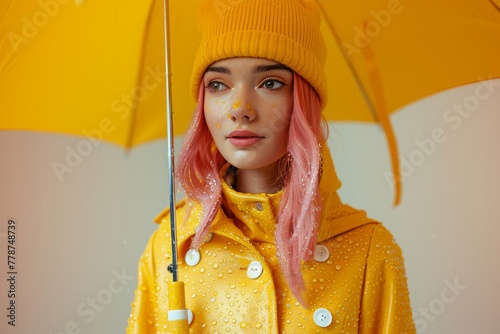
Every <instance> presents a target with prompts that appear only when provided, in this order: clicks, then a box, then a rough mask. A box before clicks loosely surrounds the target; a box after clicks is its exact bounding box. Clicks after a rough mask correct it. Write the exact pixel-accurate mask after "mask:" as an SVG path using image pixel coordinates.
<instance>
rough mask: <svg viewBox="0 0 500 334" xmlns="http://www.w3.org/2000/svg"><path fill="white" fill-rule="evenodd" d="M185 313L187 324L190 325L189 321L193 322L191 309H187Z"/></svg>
mask: <svg viewBox="0 0 500 334" xmlns="http://www.w3.org/2000/svg"><path fill="white" fill-rule="evenodd" d="M187 314H188V325H191V323H192V322H193V317H194V315H193V311H191V310H187Z"/></svg>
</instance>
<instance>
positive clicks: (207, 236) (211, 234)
mask: <svg viewBox="0 0 500 334" xmlns="http://www.w3.org/2000/svg"><path fill="white" fill-rule="evenodd" d="M213 238H214V234H213V233H212V232H208V233H207V235H206V236H205V239H203V242H209V241H210V240H212V239H213Z"/></svg>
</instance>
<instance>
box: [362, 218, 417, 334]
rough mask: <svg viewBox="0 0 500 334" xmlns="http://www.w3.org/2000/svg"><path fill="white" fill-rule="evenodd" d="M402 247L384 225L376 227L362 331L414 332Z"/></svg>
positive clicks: (367, 269)
mask: <svg viewBox="0 0 500 334" xmlns="http://www.w3.org/2000/svg"><path fill="white" fill-rule="evenodd" d="M415 332H416V331H415V324H414V322H413V318H412V311H411V305H410V297H409V292H408V285H407V281H406V270H405V265H404V259H403V254H402V251H401V248H400V247H399V245H398V244H397V243H396V241H395V240H394V238H393V236H392V234H391V233H390V232H389V231H388V230H387V229H386V228H385V227H384V226H383V225H382V224H377V225H376V226H375V227H374V230H373V235H372V239H371V242H370V250H369V253H368V259H367V266H366V272H365V281H364V287H363V295H362V301H361V319H360V330H359V333H364V334H365V333H366V334H368V333H378V334H389V333H397V334H406V333H415Z"/></svg>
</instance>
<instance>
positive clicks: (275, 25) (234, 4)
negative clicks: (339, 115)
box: [191, 0, 327, 105]
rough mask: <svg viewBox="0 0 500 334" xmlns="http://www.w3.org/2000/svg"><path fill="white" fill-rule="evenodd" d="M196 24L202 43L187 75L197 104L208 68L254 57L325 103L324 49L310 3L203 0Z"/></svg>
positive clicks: (315, 10)
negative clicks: (296, 79)
mask: <svg viewBox="0 0 500 334" xmlns="http://www.w3.org/2000/svg"><path fill="white" fill-rule="evenodd" d="M199 23H200V28H201V30H202V39H201V43H200V47H199V49H198V52H197V54H196V58H195V62H194V67H193V73H192V76H191V91H192V95H193V97H194V99H195V100H196V99H197V98H198V88H199V84H200V80H201V79H202V77H203V74H204V72H205V70H206V69H207V67H208V66H210V65H211V64H213V63H214V62H216V61H218V60H222V59H227V58H234V57H256V58H266V59H270V60H274V61H276V62H279V63H281V64H283V65H286V66H288V67H290V68H291V69H292V70H293V71H295V72H297V73H298V74H299V75H300V76H301V77H303V78H304V79H305V80H306V81H307V82H309V84H310V85H311V86H312V87H313V88H314V89H315V90H316V92H317V93H318V95H319V96H320V99H321V102H322V104H323V105H324V104H325V102H326V99H327V88H326V78H325V74H324V64H325V58H326V48H325V44H324V41H323V37H322V35H321V31H320V27H319V25H320V14H319V10H318V8H317V7H316V4H315V3H314V1H313V0H206V1H204V2H203V3H202V5H201V7H200V13H199Z"/></svg>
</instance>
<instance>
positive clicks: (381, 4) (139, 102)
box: [0, 0, 500, 202]
mask: <svg viewBox="0 0 500 334" xmlns="http://www.w3.org/2000/svg"><path fill="white" fill-rule="evenodd" d="M231 1H237V0H228V5H231ZM317 2H318V3H319V5H320V7H321V9H322V12H323V14H324V17H325V20H324V24H323V27H322V29H323V31H324V35H325V39H326V41H327V45H328V52H329V59H328V62H327V68H326V71H327V73H328V75H329V91H330V95H331V96H330V99H329V102H328V104H327V105H326V108H325V116H326V118H327V119H328V120H341V121H374V120H375V121H379V122H381V124H382V126H383V127H384V129H385V132H386V135H387V136H388V140H389V146H390V149H391V155H392V159H393V169H394V172H395V173H394V174H395V175H399V172H398V164H397V148H396V145H395V139H394V137H393V134H392V129H391V127H390V122H389V118H388V114H389V113H390V112H394V111H396V110H398V109H399V108H401V107H402V106H404V105H406V104H408V103H410V102H412V101H415V100H417V99H419V98H422V97H425V96H428V95H431V94H433V93H435V92H439V91H441V90H444V89H448V88H451V87H455V86H458V85H463V84H467V83H471V82H475V81H479V80H482V79H485V78H490V77H500V66H498V65H497V61H496V58H497V56H498V54H500V53H499V51H500V50H499V49H500V23H499V22H500V21H499V10H498V0H490V1H487V0H474V1H461V2H460V1H459V2H457V1H451V0H446V1H440V2H435V1H431V0H419V1H400V0H384V1H382V0H371V1H355V2H349V3H348V4H347V3H345V2H342V1H330V0H317ZM199 3H200V0H191V1H190V2H189V7H186V2H185V1H180V0H173V1H170V5H169V6H170V13H171V15H170V18H169V23H170V29H171V33H170V43H171V50H172V52H171V59H172V60H171V62H172V79H173V83H174V84H173V87H172V91H173V97H172V100H173V110H174V123H175V128H174V130H175V133H176V134H181V133H183V132H184V131H185V129H186V128H187V124H188V123H189V120H190V117H191V112H192V110H193V109H194V106H195V103H194V101H192V98H191V96H190V95H189V89H188V84H189V77H190V73H191V65H192V62H193V59H194V53H195V51H196V47H197V44H198V40H199V35H198V30H197V15H196V8H197V7H198V5H199ZM162 15H163V10H162V1H160V0H148V1H140V2H137V1H132V0H122V1H117V0H109V1H105V2H98V1H85V0H75V1H74V2H73V1H69V0H45V1H38V0H25V1H22V2H21V1H14V0H7V1H3V2H2V3H1V4H0V32H1V36H2V40H0V92H1V93H0V94H1V99H0V112H1V113H2V117H1V120H0V129H12V130H30V131H32V130H37V131H50V132H62V133H68V134H74V135H79V136H82V135H83V136H86V137H88V139H89V142H90V143H92V144H93V145H98V144H99V143H101V142H102V141H103V140H106V141H111V142H114V143H117V144H119V145H123V146H125V147H132V146H134V145H137V144H140V143H143V142H146V141H148V140H152V139H157V138H163V137H165V135H166V130H165V121H166V120H165V111H164V110H165V86H164V85H165V75H164V72H165V67H164V58H163V57H164V52H163V27H162V25H163V17H162ZM339 45H340V47H339ZM75 149H76V148H75ZM81 149H82V150H83V149H84V148H81ZM396 181H398V178H397V177H396ZM397 189H399V188H398V187H397ZM397 194H399V191H397ZM398 200H399V196H398V195H397V196H396V202H397V201H398Z"/></svg>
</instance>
